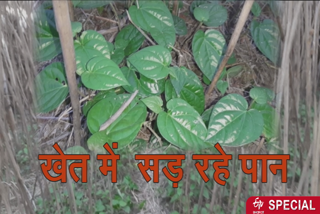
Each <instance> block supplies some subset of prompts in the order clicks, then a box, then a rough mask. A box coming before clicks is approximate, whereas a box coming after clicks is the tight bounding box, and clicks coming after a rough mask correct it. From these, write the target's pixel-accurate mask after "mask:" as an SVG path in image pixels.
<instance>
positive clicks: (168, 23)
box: [129, 0, 176, 47]
mask: <svg viewBox="0 0 320 214" xmlns="http://www.w3.org/2000/svg"><path fill="white" fill-rule="evenodd" d="M129 14H130V16H131V18H132V21H133V22H134V23H135V24H136V25H138V26H139V27H140V28H142V29H143V30H145V31H147V32H148V33H151V36H152V37H153V38H154V40H155V41H156V42H157V43H158V44H159V45H162V46H165V47H168V46H173V45H174V43H175V40H176V36H175V28H174V24H173V19H172V15H171V13H170V11H169V9H168V8H167V6H166V5H165V3H163V2H162V1H159V0H158V1H138V2H137V5H133V6H131V7H130V8H129ZM155 29H157V30H155ZM156 33H160V34H161V36H159V35H157V34H156ZM163 36H164V37H163Z"/></svg>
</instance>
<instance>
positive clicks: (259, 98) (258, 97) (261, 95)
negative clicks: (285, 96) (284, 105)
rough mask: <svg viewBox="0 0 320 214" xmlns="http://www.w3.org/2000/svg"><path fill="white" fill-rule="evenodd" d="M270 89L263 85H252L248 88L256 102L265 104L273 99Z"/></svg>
mask: <svg viewBox="0 0 320 214" xmlns="http://www.w3.org/2000/svg"><path fill="white" fill-rule="evenodd" d="M274 96H275V95H274V93H273V91H272V90H270V89H268V88H263V87H254V88H252V89H251V90H250V97H251V98H252V99H253V100H254V101H255V102H257V103H258V104H262V105H263V104H266V103H267V102H269V101H272V100H273V99H274Z"/></svg>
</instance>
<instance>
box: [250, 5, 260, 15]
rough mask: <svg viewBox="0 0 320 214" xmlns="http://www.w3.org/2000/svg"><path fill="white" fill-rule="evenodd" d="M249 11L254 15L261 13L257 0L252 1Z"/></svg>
mask: <svg viewBox="0 0 320 214" xmlns="http://www.w3.org/2000/svg"><path fill="white" fill-rule="evenodd" d="M251 13H253V15H254V16H255V17H258V16H260V14H261V7H260V6H259V4H258V3H257V2H253V5H252V7H251Z"/></svg>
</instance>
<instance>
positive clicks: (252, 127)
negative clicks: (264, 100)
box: [206, 94, 263, 146]
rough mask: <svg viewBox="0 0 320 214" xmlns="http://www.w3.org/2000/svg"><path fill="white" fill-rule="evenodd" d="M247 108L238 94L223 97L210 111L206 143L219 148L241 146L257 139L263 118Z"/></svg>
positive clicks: (244, 101)
mask: <svg viewBox="0 0 320 214" xmlns="http://www.w3.org/2000/svg"><path fill="white" fill-rule="evenodd" d="M247 108H248V103H247V101H246V100H245V99H244V98H243V97H242V96H240V95H238V94H229V95H227V96H225V97H223V98H222V99H221V100H220V101H219V102H218V103H217V104H216V105H215V106H214V109H213V110H212V114H211V117H210V122H209V127H208V136H207V140H206V141H207V142H210V143H214V144H215V143H220V144H221V146H243V145H246V144H248V143H251V142H253V141H255V140H256V139H258V138H259V136H260V135H261V133H262V130H263V117H262V115H261V113H260V112H259V111H257V110H255V109H250V110H249V111H248V110H247Z"/></svg>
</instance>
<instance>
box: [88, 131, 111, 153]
mask: <svg viewBox="0 0 320 214" xmlns="http://www.w3.org/2000/svg"><path fill="white" fill-rule="evenodd" d="M107 142H111V140H110V137H109V136H107V135H106V133H105V131H101V132H96V133H94V134H93V135H91V136H90V137H89V139H88V141H87V145H88V148H89V149H90V150H91V151H93V152H94V153H96V154H106V153H107V151H106V149H105V148H104V147H103V146H104V144H106V143H107Z"/></svg>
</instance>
